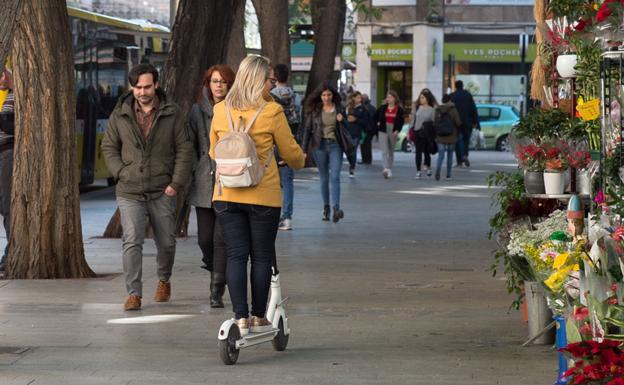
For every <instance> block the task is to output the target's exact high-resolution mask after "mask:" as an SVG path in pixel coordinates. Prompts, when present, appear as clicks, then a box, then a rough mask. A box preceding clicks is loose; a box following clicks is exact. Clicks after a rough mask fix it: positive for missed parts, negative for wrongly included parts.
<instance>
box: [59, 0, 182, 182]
mask: <svg viewBox="0 0 624 385" xmlns="http://www.w3.org/2000/svg"><path fill="white" fill-rule="evenodd" d="M67 12H68V14H69V20H70V27H71V32H72V45H73V54H74V74H75V80H76V82H75V87H76V134H77V135H76V136H77V139H76V140H77V143H76V148H77V155H78V157H77V160H78V167H79V169H80V185H89V184H93V183H94V182H95V180H107V181H108V184H109V185H111V184H112V183H113V182H114V181H113V179H112V178H111V175H110V173H109V172H108V169H107V168H106V164H105V163H104V158H103V156H102V153H101V151H100V144H101V141H102V137H103V135H104V131H105V130H106V126H107V124H108V117H109V116H110V114H111V112H112V111H113V109H114V107H115V104H116V103H117V99H118V98H119V96H121V94H122V93H123V92H125V91H126V90H127V89H128V71H129V69H130V68H132V67H133V66H134V65H136V64H139V63H142V62H149V63H152V64H153V65H155V66H156V68H158V69H159V70H162V67H163V66H164V62H165V58H166V54H167V51H168V50H169V41H170V37H171V34H170V32H169V29H168V28H167V27H164V26H161V25H157V24H152V23H149V22H147V21H144V20H126V19H122V18H118V17H111V16H106V15H102V14H99V13H95V12H91V11H87V10H84V9H81V8H77V7H73V6H68V7H67Z"/></svg>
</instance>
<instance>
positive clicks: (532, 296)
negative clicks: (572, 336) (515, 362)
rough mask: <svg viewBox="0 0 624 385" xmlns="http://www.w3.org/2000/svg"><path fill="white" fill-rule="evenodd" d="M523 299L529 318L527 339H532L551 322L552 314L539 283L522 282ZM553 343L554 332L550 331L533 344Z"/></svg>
mask: <svg viewBox="0 0 624 385" xmlns="http://www.w3.org/2000/svg"><path fill="white" fill-rule="evenodd" d="M524 290H525V297H524V300H525V301H526V304H527V311H528V318H529V337H531V338H533V336H536V335H537V334H538V333H540V332H541V331H542V330H543V329H544V328H545V327H546V326H548V324H549V323H550V322H551V321H552V312H551V311H550V309H549V308H548V304H547V303H546V297H544V288H543V287H542V284H541V283H540V282H535V281H524ZM554 342H555V331H554V330H552V329H551V330H550V331H548V332H546V333H544V334H542V335H541V336H540V337H537V338H536V339H535V340H534V341H533V343H534V344H536V345H552V344H553V343H554Z"/></svg>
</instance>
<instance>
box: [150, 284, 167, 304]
mask: <svg viewBox="0 0 624 385" xmlns="http://www.w3.org/2000/svg"><path fill="white" fill-rule="evenodd" d="M169 298H171V282H169V281H167V282H163V281H158V286H157V287H156V294H154V301H156V302H167V301H169Z"/></svg>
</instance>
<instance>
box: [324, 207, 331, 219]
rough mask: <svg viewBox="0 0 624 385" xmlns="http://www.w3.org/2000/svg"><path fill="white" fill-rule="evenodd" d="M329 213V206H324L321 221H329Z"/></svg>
mask: <svg viewBox="0 0 624 385" xmlns="http://www.w3.org/2000/svg"><path fill="white" fill-rule="evenodd" d="M330 213H331V210H330V208H329V205H325V206H324V207H323V218H322V219H323V220H324V221H328V220H329V214H330Z"/></svg>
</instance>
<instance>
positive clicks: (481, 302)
mask: <svg viewBox="0 0 624 385" xmlns="http://www.w3.org/2000/svg"><path fill="white" fill-rule="evenodd" d="M375 155H376V158H375V159H376V161H375V164H374V165H373V166H358V168H357V169H356V178H355V179H353V180H350V179H349V178H348V175H347V173H346V172H343V174H342V181H341V183H342V202H341V206H342V207H343V209H344V210H345V218H344V220H343V221H340V222H339V223H337V224H334V223H328V222H323V221H321V209H322V202H321V198H320V193H319V186H318V176H317V174H315V173H313V172H311V171H302V172H298V173H297V175H296V181H295V212H294V218H293V219H294V220H293V226H294V230H292V231H288V232H280V233H279V234H278V240H277V252H278V261H279V264H280V270H281V273H282V274H281V278H282V290H283V295H284V296H288V297H289V298H290V300H289V302H288V304H287V307H286V310H287V314H288V317H289V321H290V327H291V330H292V334H291V336H290V343H289V346H288V348H287V350H286V351H285V352H275V351H273V350H272V347H271V344H263V345H260V346H257V347H253V348H249V349H245V350H242V351H241V353H240V358H239V361H238V363H237V364H236V365H235V366H224V365H223V364H222V363H221V361H220V359H219V355H218V350H217V339H216V337H217V331H218V328H219V325H220V324H221V322H222V321H223V320H225V319H227V318H229V317H231V316H232V313H231V305H230V303H229V297H228V296H227V294H226V297H225V300H226V308H225V309H211V308H210V307H209V306H208V284H209V277H208V274H207V272H206V271H204V270H202V269H201V268H200V265H201V261H200V260H201V257H200V251H199V248H198V247H197V245H196V244H197V238H196V236H195V234H196V223H195V218H194V213H193V214H192V215H191V227H190V234H191V236H190V237H188V238H185V239H179V240H178V248H177V256H176V263H175V266H174V272H173V276H172V289H173V293H172V300H171V302H169V303H159V304H157V303H154V302H153V300H152V296H153V292H154V289H155V284H156V274H155V246H154V243H153V241H151V240H148V241H147V242H146V245H145V248H144V253H145V258H144V281H145V284H144V286H145V289H144V292H145V297H144V306H143V310H141V311H139V312H133V313H126V312H124V311H123V310H122V303H123V300H124V299H125V292H124V283H123V277H122V274H121V266H122V264H121V252H120V249H121V246H120V241H119V240H118V239H112V240H111V239H101V238H98V236H99V235H101V233H102V232H103V230H104V228H105V226H106V224H107V222H108V220H109V218H110V217H111V215H112V214H113V212H114V210H115V201H114V193H113V190H112V189H110V188H107V189H101V190H97V191H92V192H90V193H87V194H84V195H83V196H82V202H81V206H82V223H83V233H84V242H85V253H86V257H87V261H88V263H89V265H90V266H91V267H92V268H93V270H94V271H95V272H96V273H97V274H98V278H95V279H83V280H18V281H7V280H5V281H0V384H3V385H5V384H6V385H8V384H11V385H13V384H16V385H17V384H20V385H22V384H24V385H26V384H59V385H61V384H62V385H73V384H80V385H84V384H133V385H134V384H150V385H152V384H246V385H255V384H269V383H271V384H288V385H292V384H341V385H342V384H375V385H378V384H392V385H399V384H405V385H408V384H409V385H438V384H439V385H451V384H453V385H455V384H470V385H476V384H479V385H492V384H505V385H516V384H517V385H521V384H522V385H525V384H547V383H552V382H554V380H555V376H556V356H555V353H554V351H553V350H552V349H551V347H550V346H531V347H527V348H522V347H521V346H520V345H521V344H522V342H524V340H526V339H527V330H526V329H527V328H526V325H525V324H523V323H522V322H521V317H520V314H518V312H516V311H508V306H509V304H510V303H511V300H512V297H510V296H508V295H507V294H506V290H505V287H504V281H503V278H502V277H500V276H497V277H496V278H492V277H491V274H490V273H489V272H487V271H486V268H487V267H488V266H489V265H490V264H491V262H492V257H491V252H492V250H493V249H494V248H495V243H494V242H492V241H488V240H487V239H486V233H487V230H488V225H487V219H488V218H489V216H490V215H491V209H490V208H489V205H490V198H489V196H490V194H491V191H489V190H488V189H487V188H486V186H485V181H484V179H485V176H487V175H488V174H489V173H490V172H492V171H493V170H496V169H501V170H511V169H513V167H514V166H513V163H512V160H511V156H510V155H509V154H502V153H493V152H474V153H472V155H471V162H472V167H471V168H461V169H458V170H454V173H453V178H454V179H453V181H451V182H445V181H440V182H436V181H435V180H433V178H431V179H427V178H425V179H423V180H415V179H414V175H415V170H414V163H413V162H414V159H413V154H399V153H397V157H396V158H397V159H396V166H395V169H394V170H393V174H394V177H393V178H391V179H389V180H384V179H383V178H382V176H381V166H380V165H379V154H377V153H376V154H375ZM344 169H346V164H345V168H344ZM1 234H4V232H1ZM4 242H5V240H4V239H2V240H0V247H4ZM155 315H165V316H168V317H166V319H165V320H160V321H155V320H154V319H153V318H149V316H155ZM150 321H152V322H151V323H144V322H150Z"/></svg>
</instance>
